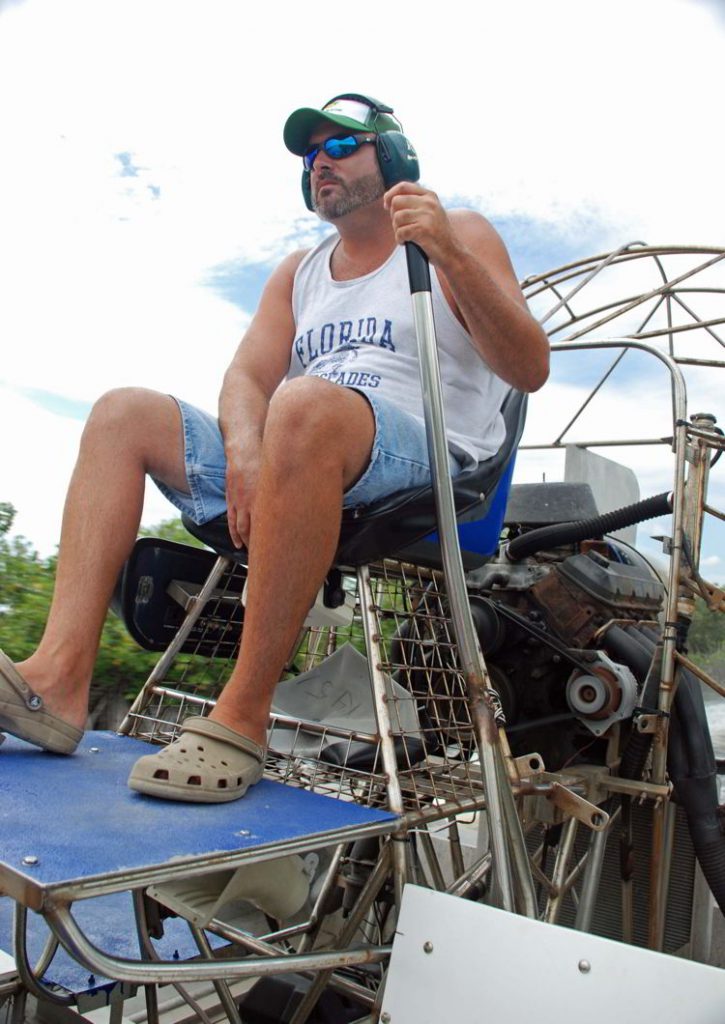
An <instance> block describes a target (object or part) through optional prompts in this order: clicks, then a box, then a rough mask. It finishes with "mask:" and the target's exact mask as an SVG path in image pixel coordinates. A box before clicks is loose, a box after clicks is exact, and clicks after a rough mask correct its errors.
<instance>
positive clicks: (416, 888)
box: [0, 243, 725, 1024]
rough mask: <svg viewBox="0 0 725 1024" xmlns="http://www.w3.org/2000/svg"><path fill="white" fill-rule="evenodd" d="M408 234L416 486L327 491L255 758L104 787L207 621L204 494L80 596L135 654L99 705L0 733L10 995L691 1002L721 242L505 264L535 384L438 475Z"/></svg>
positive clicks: (85, 1002) (290, 1002)
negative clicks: (324, 540) (310, 574)
mask: <svg viewBox="0 0 725 1024" xmlns="http://www.w3.org/2000/svg"><path fill="white" fill-rule="evenodd" d="M408 258H409V270H410V282H411V294H412V302H413V308H414V314H415V318H416V326H417V332H418V338H419V345H420V364H421V380H422V388H423V394H424V400H425V408H426V427H427V431H428V439H429V448H430V452H431V463H432V466H433V468H434V481H433V487H432V488H431V489H425V490H416V491H410V492H405V493H404V494H402V495H398V496H396V497H395V499H394V500H393V499H387V500H385V501H383V502H380V503H378V504H377V505H375V506H371V507H370V508H367V509H365V510H363V511H362V512H358V513H356V514H354V515H353V514H350V515H349V516H347V514H346V518H345V520H344V522H343V527H342V532H341V536H340V545H339V549H338V552H337V556H336V559H335V564H334V566H333V567H332V568H331V570H330V573H329V575H328V578H327V580H326V583H325V586H324V588H323V590H322V592H321V593H320V595H319V596H318V600H317V602H316V604H315V606H314V607H313V608H312V609H311V610H310V614H309V617H308V619H307V622H306V624H305V628H304V630H303V632H302V634H301V635H300V637H299V640H298V643H297V644H296V645H295V649H294V650H293V651H291V652H290V658H289V662H288V665H287V670H286V672H285V674H284V677H283V679H282V680H281V681H280V683H279V686H278V688H277V693H276V696H275V702H274V707H273V714H272V717H271V720H270V727H269V750H268V757H267V765H266V771H265V777H264V779H263V781H262V782H260V783H259V784H258V785H257V786H255V787H254V789H253V790H250V792H249V793H248V794H247V796H246V797H245V798H244V800H242V801H240V802H236V803H229V804H216V805H196V806H193V805H187V804H173V803H167V802H165V801H158V800H153V799H149V798H147V797H144V796H142V795H141V794H138V793H132V792H131V791H130V790H128V788H127V787H126V777H127V774H128V770H129V767H130V765H131V764H132V763H133V762H134V761H135V760H136V758H137V757H138V756H139V754H140V753H144V752H146V751H147V750H148V745H149V744H151V745H154V744H163V743H167V742H169V741H170V740H171V739H172V738H174V736H175V735H176V733H177V730H178V727H179V724H180V723H181V722H182V721H183V720H184V718H186V717H187V715H189V714H195V715H199V714H204V713H206V712H208V711H209V710H210V708H211V707H212V706H213V704H214V701H215V698H216V696H217V695H218V693H219V690H220V688H221V686H222V685H223V682H224V680H225V678H226V674H227V672H228V668H229V660H230V659H231V658H234V657H235V654H236V652H237V649H238V646H239V641H240V636H241V634H242V631H243V628H244V585H245V580H246V564H245V553H244V552H241V553H240V552H239V551H237V550H235V549H234V547H233V546H232V545H231V542H230V540H229V536H228V532H227V529H226V524H225V522H224V521H223V520H222V521H217V522H215V523H212V524H208V525H207V526H206V527H201V528H200V527H195V526H194V525H193V524H187V527H188V529H189V530H190V532H191V533H193V534H194V535H195V536H196V537H197V539H199V540H201V541H203V542H204V544H205V545H206V547H204V548H199V547H194V546H190V545H188V546H187V545H182V544H177V543H171V542H167V541H163V540H160V539H155V538H144V539H142V540H140V541H139V542H138V543H137V545H136V547H135V549H134V551H133V554H132V556H131V557H130V559H129V561H128V563H127V564H126V566H125V568H124V572H123V574H122V577H121V579H120V580H119V584H118V587H117V592H116V595H115V598H114V606H115V608H116V610H117V611H118V613H119V614H121V615H122V616H123V618H124V620H125V622H126V624H127V626H128V628H129V630H130V632H131V634H132V636H133V637H134V639H135V640H136V641H137V642H138V643H139V644H140V645H141V646H142V647H144V648H145V649H147V650H153V651H156V652H158V655H159V657H158V661H157V662H156V665H155V668H154V669H153V671H152V673H151V675H150V676H149V678H148V680H147V681H146V683H145V685H144V686H143V688H142V690H141V692H140V693H139V695H138V697H137V698H136V700H135V701H134V703H133V705H132V706H131V707H130V708H129V709H128V713H127V714H126V715H125V718H124V720H123V722H122V723H120V725H119V728H118V729H117V730H116V731H95V732H89V733H87V734H86V736H85V739H84V741H83V742H82V744H81V747H80V748H79V751H78V752H77V753H76V755H74V756H73V757H71V758H66V759H63V760H62V761H60V760H59V761H58V763H57V764H56V763H54V765H53V771H52V772H48V771H47V757H48V755H44V754H42V753H40V752H38V751H35V750H33V749H32V748H31V747H29V746H28V745H26V744H23V743H22V742H21V741H19V740H15V739H13V738H12V737H7V738H6V740H5V742H4V743H3V746H2V749H0V790H1V791H2V801H1V803H0V816H1V818H2V823H3V824H2V833H1V835H0V893H2V895H0V950H2V951H0V1005H2V1006H4V1008H5V1011H6V1019H7V1020H8V1021H12V1022H13V1024H19V1022H20V1021H22V1020H23V1019H25V1018H28V1019H33V1018H38V1019H42V1020H45V1021H61V1020H62V1021H64V1022H68V1021H71V1020H78V1019H83V1018H86V1019H88V1020H90V1021H93V1022H97V1024H102V1022H105V1021H108V1022H109V1024H120V1022H121V1021H123V1020H124V1019H126V1020H128V1021H133V1022H135V1024H157V1022H159V1021H162V1022H163V1024H166V1022H171V1021H174V1022H179V1021H194V1022H196V1021H201V1022H203V1024H209V1022H211V1021H217V1020H224V1019H226V1020H228V1021H229V1022H230V1024H262V1022H267V1021H270V1022H271V1021H284V1022H290V1024H304V1022H305V1021H323V1020H324V1021H334V1022H338V1021H340V1022H347V1021H350V1022H352V1021H356V1022H358V1024H363V1022H375V1021H378V1020H380V1021H381V1022H383V1024H390V1022H392V1024H412V1022H415V1024H424V1022H427V1021H439V1020H441V1019H454V1020H457V1021H469V1020H470V1021H474V1020H475V1021H477V1020H479V1019H481V1017H482V1016H483V1014H484V1012H485V1013H486V1015H487V1016H492V1019H497V1020H510V1021H528V1020H533V1019H536V1020H537V1021H539V1022H542V1024H548V1022H552V1024H553V1022H555V1021H556V1022H560V1021H566V1020H570V1019H573V1016H574V1014H575V1013H576V1015H577V1017H578V1016H579V1015H580V1014H586V1016H587V1018H588V1019H590V1020H592V1021H595V1022H605V1021H606V1022H610V1021H612V1020H633V1019H640V1018H641V1017H643V1016H644V1015H646V1017H647V1018H648V1019H657V1020H658V1021H661V1022H669V1021H673V1022H674V1021H678V1022H680V1021H683V1020H687V1021H688V1022H693V1024H710V1022H715V1021H718V1022H720V1021H722V1020H723V1019H725V973H723V971H722V970H721V967H722V966H723V965H724V964H725V960H723V958H722V952H721V951H720V950H719V949H718V933H719V929H721V917H722V912H723V911H725V825H724V824H723V821H724V819H723V815H722V812H721V808H720V788H719V782H720V780H719V774H718V770H719V766H720V765H721V762H719V761H718V758H717V757H716V754H715V751H714V748H713V743H712V738H711V731H710V721H711V720H712V714H711V715H710V719H708V713H707V712H708V708H711V707H713V706H714V704H713V702H715V701H716V700H718V699H720V698H722V697H723V696H725V687H724V686H723V685H722V684H721V683H720V682H718V681H717V680H716V679H715V678H713V677H712V676H711V674H709V673H708V672H707V671H705V669H704V668H703V667H702V666H700V665H698V664H697V663H696V661H695V660H693V658H692V657H691V656H690V655H689V653H688V629H689V626H690V623H691V620H692V615H693V610H694V608H695V603H696V602H704V603H705V604H706V605H707V606H708V608H709V609H710V610H711V612H712V614H717V612H722V611H724V610H725V593H724V592H723V590H722V589H721V588H720V587H719V586H718V585H716V584H715V583H712V582H709V581H708V579H707V578H706V575H704V574H703V569H704V568H705V566H704V565H701V560H702V559H701V551H702V544H703V534H705V535H707V531H708V530H714V531H717V530H718V529H721V527H720V526H719V522H720V521H721V520H722V519H723V518H725V516H724V515H723V512H722V511H720V510H719V509H718V507H717V502H716V500H715V499H714V498H712V497H710V494H711V492H713V491H714V490H715V488H713V487H712V486H710V471H711V469H712V467H714V466H715V463H716V462H717V461H718V459H719V458H720V456H721V453H722V450H723V447H725V439H724V438H723V433H722V431H721V429H720V428H719V427H718V425H717V419H716V408H715V406H716V403H717V401H718V399H719V397H720V392H719V390H718V389H719V388H722V380H725V378H722V380H721V378H720V373H721V372H722V370H723V368H725V353H723V347H724V346H725V340H723V336H722V328H723V324H725V307H724V305H723V303H724V301H725V276H724V272H725V250H723V249H716V248H702V247H700V248H698V247H694V246H660V247H653V246H648V245H645V244H642V243H631V244H628V245H625V246H622V247H621V248H619V249H617V250H615V251H612V252H608V253H605V254H600V255H597V256H593V257H591V258H588V259H583V260H580V261H577V262H574V263H570V264H568V265H566V266H562V267H559V268H557V269H554V270H551V271H548V272H546V273H543V274H538V275H536V276H533V277H530V278H528V279H527V280H526V281H525V282H523V287H524V292H525V294H526V297H527V299H528V301H529V304H530V307H531V309H532V311H533V312H534V313H535V315H536V316H537V317H538V318H539V320H540V322H541V323H542V324H543V325H544V327H545V329H546V330H547V333H548V334H549V336H550V339H551V342H552V351H553V353H554V365H555V373H554V377H553V383H551V384H549V385H547V386H546V387H545V388H544V389H543V391H542V392H541V393H540V394H538V395H535V396H531V397H530V398H529V401H528V409H527V401H526V399H525V397H524V396H522V395H519V394H516V393H514V392H511V393H510V394H509V395H508V396H507V398H506V401H505V404H504V407H503V409H502V414H503V417H504V420H505V423H506V430H507V436H506V442H505V444H504V446H503V448H502V450H501V452H500V453H499V455H498V456H496V457H494V458H493V459H491V460H489V461H488V462H487V463H483V464H481V465H479V466H478V467H476V468H475V469H473V470H471V471H470V472H467V473H466V474H465V475H464V476H462V477H460V478H458V479H457V480H456V481H455V483H454V484H453V485H452V484H451V481H450V479H449V478H448V474H447V468H446V467H447V460H446V453H445V433H444V429H445V427H444V410H443V408H442V402H441V395H440V380H439V371H438V365H437V358H436V348H435V325H434V323H433V320H432V311H431V304H430V279H429V276H428V267H427V261H426V260H425V257H424V256H423V254H422V253H420V251H419V250H416V249H415V247H412V248H409V251H408ZM688 393H689V394H688ZM693 399H694V400H696V402H697V404H694V401H693ZM633 467H634V468H635V469H636V471H637V472H636V473H635V472H634V470H633ZM512 480H513V483H512ZM662 481H664V485H662ZM653 483H659V484H660V485H661V486H660V487H659V488H656V489H653V488H652V487H651V486H650V485H651V484H653ZM642 488H644V489H645V497H642V495H641V493H640V490H641V489H642ZM655 490H656V491H657V493H655ZM643 523H648V524H650V528H651V529H653V530H655V531H657V532H656V536H657V545H658V548H657V553H654V548H653V546H652V542H649V543H648V544H642V543H637V540H636V536H635V532H636V529H637V526H638V524H643ZM641 529H642V527H640V530H641ZM703 694H707V695H708V696H707V700H705V699H704V697H703Z"/></svg>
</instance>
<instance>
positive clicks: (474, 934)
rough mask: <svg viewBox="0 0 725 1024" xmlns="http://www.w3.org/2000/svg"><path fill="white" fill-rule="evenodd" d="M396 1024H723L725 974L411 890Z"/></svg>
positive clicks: (391, 1008)
mask: <svg viewBox="0 0 725 1024" xmlns="http://www.w3.org/2000/svg"><path fill="white" fill-rule="evenodd" d="M383 1014H384V1015H385V1016H383V1017H382V1018H381V1019H382V1020H384V1021H385V1022H386V1024H387V1022H388V1021H389V1022H390V1024H429V1022H430V1024H440V1022H441V1021H455V1022H456V1024H469V1022H470V1024H483V1022H485V1021H501V1022H507V1024H509V1022H510V1024H519V1022H521V1024H526V1022H529V1021H535V1022H536V1024H562V1022H563V1021H574V1020H586V1021H587V1022H588V1024H612V1021H615V1020H621V1021H624V1020H627V1021H645V1020H653V1021H657V1024H683V1021H687V1024H723V1021H725V971H721V970H720V969H719V968H716V967H710V966H708V965H706V964H700V963H694V962H692V961H689V960H681V959H678V958H676V957H671V956H665V955H664V954H661V953H653V952H651V951H650V950H646V949H639V948H636V947H633V946H626V945H624V944H623V943H621V942H613V941H611V940H610V939H602V938H600V937H598V936H595V935H587V934H584V933H582V932H576V931H573V930H571V929H568V928H560V927H557V926H555V925H550V924H543V923H542V922H540V921H531V920H529V919H527V918H523V917H519V916H517V915H515V914H508V913H505V912H504V911H502V910H495V909H493V908H491V907H485V906H482V905H481V904H478V903H469V902H467V901H465V900H461V899H456V898H455V897H452V896H448V895H446V894H445V893H438V892H432V891H431V890H428V889H421V888H419V887H417V886H410V885H409V886H406V888H405V893H404V896H403V902H402V908H401V914H400V920H399V923H398V930H397V932H396V936H395V941H394V944H393V953H392V957H391V962H390V970H389V972H388V981H387V985H386V988H385V998H384V1001H383Z"/></svg>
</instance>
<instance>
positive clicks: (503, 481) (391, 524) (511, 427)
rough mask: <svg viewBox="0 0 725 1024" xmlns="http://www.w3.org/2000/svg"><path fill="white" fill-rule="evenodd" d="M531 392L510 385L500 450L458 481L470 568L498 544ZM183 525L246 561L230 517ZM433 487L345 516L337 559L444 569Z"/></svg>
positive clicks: (214, 546)
mask: <svg viewBox="0 0 725 1024" xmlns="http://www.w3.org/2000/svg"><path fill="white" fill-rule="evenodd" d="M526 404H527V396H526V395H524V394H522V393H521V392H518V391H515V390H514V389H511V390H510V391H509V392H508V394H507V396H506V399H505V400H504V403H503V405H502V407H501V412H502V415H503V418H504V423H505V425H506V437H505V440H504V442H503V444H502V445H501V448H500V449H499V451H498V452H497V453H496V454H495V455H493V456H492V457H491V458H490V459H486V460H485V461H483V462H479V463H478V465H477V466H475V467H474V468H472V469H471V470H468V471H465V472H463V473H462V474H461V475H460V476H458V477H457V478H456V479H455V481H454V484H453V497H454V501H455V506H456V511H457V514H458V523H459V530H458V533H459V540H460V544H461V555H462V558H463V564H464V567H465V568H467V569H473V568H475V567H477V566H478V565H480V564H482V562H484V561H485V560H486V558H487V557H488V556H489V555H491V554H492V553H493V552H494V551H495V550H496V546H497V544H498V540H499V536H500V533H501V527H502V524H503V519H504V513H505V509H506V499H507V496H508V491H509V487H510V484H511V476H512V474H513V469H514V460H515V457H516V449H517V446H518V443H519V440H520V439H521V434H522V433H523V429H524V422H525V419H526ZM182 520H183V523H184V526H185V527H186V529H187V530H188V531H189V533H191V534H192V536H194V537H196V538H197V539H198V540H201V541H203V543H204V544H207V545H208V546H209V547H210V548H212V549H213V550H214V551H216V552H217V553H218V554H220V555H224V556H225V557H227V558H231V559H233V560H234V561H238V562H242V563H243V564H246V558H247V553H246V550H239V549H238V548H235V547H234V544H233V543H232V540H231V537H230V536H229V527H228V522H227V517H226V515H222V516H219V517H218V518H217V519H213V520H212V521H211V522H209V523H204V524H203V525H202V526H198V525H197V524H196V523H194V522H193V521H192V520H191V519H190V518H189V517H188V516H183V517H182ZM436 523H437V519H436V510H435V499H434V496H433V489H432V487H416V488H411V489H409V490H406V491H400V492H398V493H396V494H392V495H389V496H388V497H386V498H381V499H380V500H379V501H376V502H373V503H372V504H371V505H368V506H367V507H365V508H362V509H354V510H346V511H345V512H344V513H343V518H342V528H341V531H340V543H339V546H338V550H337V554H336V556H335V564H336V565H339V566H345V567H348V568H354V567H356V566H358V565H366V564H369V563H371V562H376V561H378V560H380V559H381V558H396V559H398V560H400V561H402V562H412V563H414V564H415V565H424V566H429V567H433V568H439V567H440V564H441V559H440V548H439V545H438V535H437V533H436Z"/></svg>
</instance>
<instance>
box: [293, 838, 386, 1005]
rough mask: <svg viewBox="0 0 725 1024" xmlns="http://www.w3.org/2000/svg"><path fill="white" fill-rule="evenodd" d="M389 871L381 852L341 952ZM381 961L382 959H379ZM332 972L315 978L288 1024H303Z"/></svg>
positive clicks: (348, 925)
mask: <svg viewBox="0 0 725 1024" xmlns="http://www.w3.org/2000/svg"><path fill="white" fill-rule="evenodd" d="M389 870H390V858H389V856H388V850H387V849H384V850H382V852H381V854H380V857H379V859H378V863H377V864H376V865H375V867H374V868H373V870H372V872H371V873H370V875H369V876H368V879H367V881H366V882H365V885H364V886H363V888H362V891H361V893H360V895H359V896H358V898H357V901H356V903H355V906H354V908H353V910H352V913H351V914H350V916H349V918H348V919H347V922H346V923H345V927H344V929H343V931H342V934H341V935H340V939H339V942H338V948H339V949H341V950H343V949H346V948H347V946H349V944H350V943H351V942H352V940H353V939H354V938H355V934H356V932H357V930H358V928H359V927H360V925H361V924H362V922H363V920H364V918H365V915H366V914H367V913H368V911H369V909H370V907H371V906H372V903H373V901H374V900H375V898H376V896H377V894H378V893H379V892H380V890H381V888H382V886H383V884H384V882H385V879H386V877H387V874H388V871H389ZM380 959H382V957H381V958H380ZM332 970H334V967H333V968H332V969H331V970H328V971H321V972H320V974H318V976H317V977H316V978H315V980H314V981H313V983H312V984H311V985H310V987H309V989H308V990H307V992H306V993H305V996H304V998H303V999H302V1001H301V1002H300V1004H299V1006H298V1007H297V1009H296V1010H295V1012H294V1014H293V1015H292V1018H291V1020H290V1024H304V1022H305V1021H306V1020H307V1018H308V1017H309V1015H310V1013H311V1012H312V1010H313V1009H314V1006H315V1003H316V1002H317V1000H318V999H319V998H320V994H321V993H322V990H323V989H324V987H325V985H326V984H327V983H328V981H329V979H330V977H331V973H332Z"/></svg>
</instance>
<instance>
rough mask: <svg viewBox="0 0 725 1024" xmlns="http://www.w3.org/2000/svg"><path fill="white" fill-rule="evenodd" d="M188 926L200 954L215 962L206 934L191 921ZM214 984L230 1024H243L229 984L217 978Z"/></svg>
mask: <svg viewBox="0 0 725 1024" xmlns="http://www.w3.org/2000/svg"><path fill="white" fill-rule="evenodd" d="M187 924H188V925H189V930H190V931H191V934H192V935H193V936H194V942H196V944H197V946H198V947H199V952H200V953H201V955H202V956H203V957H206V959H207V960H213V959H214V951H213V949H212V948H211V943H210V942H209V940H208V939H207V937H206V935H205V934H204V932H203V931H202V930H201V928H198V927H197V926H196V925H194V924H192V923H191V921H188V922H187ZM212 984H213V986H214V989H215V990H216V994H217V995H218V996H219V1002H220V1003H221V1004H222V1007H223V1008H224V1012H225V1013H226V1015H227V1019H228V1020H229V1024H242V1018H241V1016H240V1014H239V1008H238V1007H237V1004H236V1002H235V1001H234V996H233V995H232V993H231V990H230V988H229V985H228V984H227V982H226V981H225V980H224V978H217V979H215V981H213V982H212Z"/></svg>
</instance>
